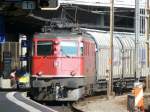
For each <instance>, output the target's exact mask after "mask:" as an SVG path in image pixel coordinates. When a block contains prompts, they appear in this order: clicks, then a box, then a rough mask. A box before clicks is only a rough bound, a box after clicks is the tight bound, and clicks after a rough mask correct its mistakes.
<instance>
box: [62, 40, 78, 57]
mask: <svg viewBox="0 0 150 112" xmlns="http://www.w3.org/2000/svg"><path fill="white" fill-rule="evenodd" d="M60 47H61V55H62V56H77V55H78V44H77V42H74V41H62V42H60Z"/></svg>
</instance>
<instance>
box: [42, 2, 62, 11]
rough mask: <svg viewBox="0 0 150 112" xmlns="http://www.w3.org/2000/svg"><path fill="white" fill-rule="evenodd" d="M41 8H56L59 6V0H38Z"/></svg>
mask: <svg viewBox="0 0 150 112" xmlns="http://www.w3.org/2000/svg"><path fill="white" fill-rule="evenodd" d="M39 7H40V9H41V10H57V9H58V8H59V7H60V3H59V0H39Z"/></svg>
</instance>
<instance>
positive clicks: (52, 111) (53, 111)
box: [21, 94, 58, 112]
mask: <svg viewBox="0 0 150 112" xmlns="http://www.w3.org/2000/svg"><path fill="white" fill-rule="evenodd" d="M21 95H22V94H21ZM22 97H23V98H25V99H27V100H30V101H31V102H33V103H35V104H37V105H39V106H41V107H43V108H46V109H48V110H50V111H51V112H58V111H56V110H53V109H51V108H49V107H47V106H45V105H42V104H40V103H37V102H35V101H33V100H31V99H30V98H28V97H25V96H23V95H22Z"/></svg>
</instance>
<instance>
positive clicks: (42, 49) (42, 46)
mask: <svg viewBox="0 0 150 112" xmlns="http://www.w3.org/2000/svg"><path fill="white" fill-rule="evenodd" d="M52 54H53V43H52V42H47V41H38V42H37V55H39V56H43V55H44V56H45V55H52Z"/></svg>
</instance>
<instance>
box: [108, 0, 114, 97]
mask: <svg viewBox="0 0 150 112" xmlns="http://www.w3.org/2000/svg"><path fill="white" fill-rule="evenodd" d="M110 4H111V5H110V60H109V61H110V73H109V82H108V87H107V96H108V98H109V96H112V92H113V80H112V77H113V31H114V0H110Z"/></svg>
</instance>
